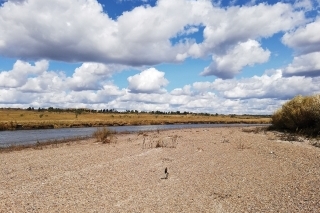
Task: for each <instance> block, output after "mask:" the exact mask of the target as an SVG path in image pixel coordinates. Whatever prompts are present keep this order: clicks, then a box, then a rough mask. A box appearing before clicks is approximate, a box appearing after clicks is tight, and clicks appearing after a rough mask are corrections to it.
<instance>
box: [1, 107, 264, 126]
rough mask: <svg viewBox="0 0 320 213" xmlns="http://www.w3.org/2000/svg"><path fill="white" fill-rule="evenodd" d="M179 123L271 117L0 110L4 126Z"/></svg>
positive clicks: (254, 120) (254, 121) (255, 120)
mask: <svg viewBox="0 0 320 213" xmlns="http://www.w3.org/2000/svg"><path fill="white" fill-rule="evenodd" d="M177 123H248V124H267V123H270V118H269V117H263V116H250V115H246V116H243V115H240V116H238V115H198V114H174V115H172V114H150V113H97V112H95V113H90V112H81V113H75V112H50V111H37V110H31V111H28V110H20V109H19V110H18V109H17V110H12V109H2V110H0V130H15V129H43V128H69V127H84V126H122V125H156V124H177Z"/></svg>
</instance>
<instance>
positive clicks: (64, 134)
mask: <svg viewBox="0 0 320 213" xmlns="http://www.w3.org/2000/svg"><path fill="white" fill-rule="evenodd" d="M263 125H265V124H174V125H148V126H111V127H108V129H110V130H112V131H116V132H119V133H120V132H139V131H154V130H169V129H187V128H214V127H242V126H243V127H245V126H263ZM95 130H97V127H87V128H63V129H39V130H16V131H0V147H8V146H13V145H28V144H35V143H37V142H40V143H41V142H46V141H49V140H63V139H68V138H76V137H90V136H92V133H93V132H94V131H95Z"/></svg>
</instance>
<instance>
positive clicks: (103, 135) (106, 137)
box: [92, 127, 115, 143]
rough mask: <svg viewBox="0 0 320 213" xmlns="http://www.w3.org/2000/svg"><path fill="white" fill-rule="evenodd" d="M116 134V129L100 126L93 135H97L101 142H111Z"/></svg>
mask: <svg viewBox="0 0 320 213" xmlns="http://www.w3.org/2000/svg"><path fill="white" fill-rule="evenodd" d="M114 134H115V132H114V131H111V130H110V129H108V128H106V127H103V128H98V129H97V130H96V131H95V132H93V134H92V136H93V137H95V138H96V139H97V141H99V142H102V143H111V140H112V138H113V136H114Z"/></svg>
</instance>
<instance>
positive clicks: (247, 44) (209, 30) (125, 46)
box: [0, 0, 320, 115]
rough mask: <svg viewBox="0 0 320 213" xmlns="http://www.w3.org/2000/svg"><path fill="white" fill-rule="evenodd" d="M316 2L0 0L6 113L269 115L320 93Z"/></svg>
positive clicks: (0, 94)
mask: <svg viewBox="0 0 320 213" xmlns="http://www.w3.org/2000/svg"><path fill="white" fill-rule="evenodd" d="M319 8H320V0H296V1H289V0H283V1H271V0H270V1H263V0H232V1H226V0H104V1H103V0H46V1H43V0H0V107H11V108H15V107H19V108H28V107H34V108H39V107H41V108H47V107H54V108H56V107H58V108H90V109H98V110H99V109H116V110H118V111H125V110H139V111H157V110H159V111H182V112H183V111H188V112H203V113H213V114H215V113H218V114H260V115H262V114H272V113H273V112H275V111H276V110H277V109H278V108H280V107H281V105H282V104H283V103H285V102H286V101H288V100H290V99H292V98H293V97H294V96H296V95H313V94H319V93H320V14H319V12H320V10H319Z"/></svg>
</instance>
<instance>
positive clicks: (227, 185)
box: [0, 127, 320, 213]
mask: <svg viewBox="0 0 320 213" xmlns="http://www.w3.org/2000/svg"><path fill="white" fill-rule="evenodd" d="M251 130H252V131H251ZM254 130H255V127H244V128H242V127H229V128H202V129H181V130H166V131H154V132H144V133H139V134H138V133H132V134H117V135H116V136H115V137H114V138H113V139H112V140H111V142H112V143H110V144H103V143H101V142H97V141H96V140H95V139H89V140H83V141H75V142H69V143H64V144H58V145H48V146H43V147H34V148H28V149H23V150H20V151H10V152H2V153H0V212H5V213H7V212H19V213H20V212H41V213H43V212H161V213H163V212H192V213H194V212H319V210H320V148H317V147H314V146H312V145H310V144H309V142H308V140H306V139H304V140H300V142H297V141H284V140H283V138H282V139H281V138H280V137H279V135H280V134H279V133H278V132H269V131H267V132H265V131H254ZM165 168H167V171H168V175H166V174H165V173H164V171H165ZM166 176H167V178H166Z"/></svg>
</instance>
